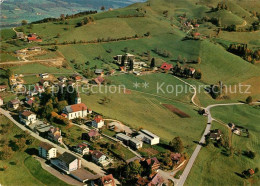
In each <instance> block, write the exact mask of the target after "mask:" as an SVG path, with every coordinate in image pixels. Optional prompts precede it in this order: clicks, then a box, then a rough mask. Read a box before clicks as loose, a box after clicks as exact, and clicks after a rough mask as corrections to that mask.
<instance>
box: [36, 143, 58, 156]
mask: <svg viewBox="0 0 260 186" xmlns="http://www.w3.org/2000/svg"><path fill="white" fill-rule="evenodd" d="M38 152H39V156H41V157H43V158H45V159H48V160H49V159H52V158H56V157H57V149H56V148H55V147H53V146H52V145H49V144H48V143H44V142H42V143H41V144H40V145H39V148H38Z"/></svg>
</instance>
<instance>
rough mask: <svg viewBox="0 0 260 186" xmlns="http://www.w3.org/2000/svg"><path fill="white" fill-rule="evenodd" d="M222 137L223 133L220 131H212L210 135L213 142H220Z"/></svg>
mask: <svg viewBox="0 0 260 186" xmlns="http://www.w3.org/2000/svg"><path fill="white" fill-rule="evenodd" d="M221 136H222V132H221V130H219V129H215V130H211V131H210V133H209V138H210V139H212V140H219V139H220V138H221Z"/></svg>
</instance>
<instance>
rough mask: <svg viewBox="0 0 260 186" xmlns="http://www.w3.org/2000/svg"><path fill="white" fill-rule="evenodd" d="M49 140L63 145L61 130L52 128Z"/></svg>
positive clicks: (49, 132)
mask: <svg viewBox="0 0 260 186" xmlns="http://www.w3.org/2000/svg"><path fill="white" fill-rule="evenodd" d="M48 139H49V140H51V141H54V142H56V143H62V136H61V130H60V129H59V128H58V127H51V128H50V130H49V131H48Z"/></svg>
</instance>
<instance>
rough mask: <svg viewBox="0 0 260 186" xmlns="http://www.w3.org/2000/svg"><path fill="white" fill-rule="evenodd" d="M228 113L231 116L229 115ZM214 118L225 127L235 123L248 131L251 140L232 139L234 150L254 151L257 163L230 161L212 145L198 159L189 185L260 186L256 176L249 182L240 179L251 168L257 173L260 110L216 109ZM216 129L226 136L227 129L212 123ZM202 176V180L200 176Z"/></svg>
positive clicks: (235, 157)
mask: <svg viewBox="0 0 260 186" xmlns="http://www.w3.org/2000/svg"><path fill="white" fill-rule="evenodd" d="M227 113H229V114H227ZM212 114H213V117H215V118H216V119H220V120H222V121H224V122H226V123H229V122H233V123H235V124H237V125H240V126H243V127H245V128H247V129H248V130H249V133H250V138H245V137H240V136H236V135H233V136H232V147H233V148H234V149H235V151H237V150H240V151H241V152H243V151H244V150H252V151H254V152H256V157H255V158H254V159H249V158H247V157H245V156H244V155H242V154H241V155H236V154H234V155H233V157H227V156H225V155H223V154H221V150H220V149H219V148H216V147H214V146H213V145H209V146H207V147H205V148H202V150H201V152H200V154H199V156H198V159H197V160H196V161H195V164H194V167H193V168H192V170H191V172H190V175H189V177H188V179H187V181H186V185H190V184H192V185H193V184H194V185H205V184H206V185H241V186H242V185H259V183H260V176H259V173H257V174H256V175H255V176H254V177H253V178H252V179H249V180H246V179H243V178H241V177H240V176H238V175H237V174H236V173H241V172H242V171H243V170H245V169H248V168H253V169H255V168H256V167H258V166H259V164H260V158H259V153H260V150H259V149H260V143H259V132H260V126H259V125H258V124H259V121H260V107H255V106H248V105H239V106H227V107H216V108H213V109H212ZM213 128H219V129H221V130H222V131H223V132H224V135H227V129H226V130H225V127H224V126H223V125H220V124H218V123H213ZM198 175H200V176H198Z"/></svg>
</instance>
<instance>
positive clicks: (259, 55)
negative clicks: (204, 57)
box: [227, 44, 260, 64]
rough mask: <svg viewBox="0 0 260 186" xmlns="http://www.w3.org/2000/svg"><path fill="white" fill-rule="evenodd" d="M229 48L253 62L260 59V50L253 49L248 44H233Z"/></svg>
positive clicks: (230, 50)
mask: <svg viewBox="0 0 260 186" xmlns="http://www.w3.org/2000/svg"><path fill="white" fill-rule="evenodd" d="M227 50H228V51H229V52H231V53H233V54H235V55H238V56H240V57H242V58H243V59H244V60H246V61H248V62H251V63H253V64H254V63H255V62H256V61H258V60H260V50H259V49H258V50H255V51H253V50H252V49H249V48H248V46H247V44H231V45H230V46H229V48H228V49H227Z"/></svg>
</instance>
